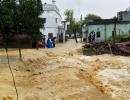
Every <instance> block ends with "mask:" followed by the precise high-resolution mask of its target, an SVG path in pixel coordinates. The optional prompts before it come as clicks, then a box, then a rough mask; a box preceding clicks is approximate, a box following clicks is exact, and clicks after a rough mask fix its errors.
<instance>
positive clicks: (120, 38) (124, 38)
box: [109, 34, 130, 42]
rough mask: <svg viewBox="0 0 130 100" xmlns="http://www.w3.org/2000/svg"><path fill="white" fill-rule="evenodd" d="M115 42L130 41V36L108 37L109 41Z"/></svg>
mask: <svg viewBox="0 0 130 100" xmlns="http://www.w3.org/2000/svg"><path fill="white" fill-rule="evenodd" d="M114 39H115V42H125V41H129V40H130V34H121V35H116V36H115V38H113V37H110V39H109V41H114Z"/></svg>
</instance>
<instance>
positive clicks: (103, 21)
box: [86, 19, 130, 25]
mask: <svg viewBox="0 0 130 100" xmlns="http://www.w3.org/2000/svg"><path fill="white" fill-rule="evenodd" d="M114 23H116V24H127V23H130V21H118V20H117V19H99V20H91V21H88V22H87V23H86V24H87V25H104V24H114Z"/></svg>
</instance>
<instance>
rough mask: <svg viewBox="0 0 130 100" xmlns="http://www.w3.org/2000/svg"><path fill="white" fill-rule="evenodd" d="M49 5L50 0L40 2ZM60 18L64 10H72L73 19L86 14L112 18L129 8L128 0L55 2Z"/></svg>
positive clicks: (60, 0) (63, 0) (66, 0)
mask: <svg viewBox="0 0 130 100" xmlns="http://www.w3.org/2000/svg"><path fill="white" fill-rule="evenodd" d="M42 1H43V3H44V2H46V3H51V1H52V0H42ZM56 5H57V6H58V7H59V9H60V12H61V15H62V17H63V18H64V11H65V9H73V10H74V12H75V17H76V18H80V15H81V14H82V15H83V16H86V15H87V14H88V13H91V14H96V15H98V16H101V17H102V18H105V19H107V18H112V17H114V16H116V15H117V12H119V11H124V10H126V8H128V7H129V6H130V0H56Z"/></svg>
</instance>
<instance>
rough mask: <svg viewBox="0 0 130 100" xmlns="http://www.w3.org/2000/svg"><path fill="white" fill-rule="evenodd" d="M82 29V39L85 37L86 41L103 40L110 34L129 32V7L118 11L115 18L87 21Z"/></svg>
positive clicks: (110, 35)
mask: <svg viewBox="0 0 130 100" xmlns="http://www.w3.org/2000/svg"><path fill="white" fill-rule="evenodd" d="M82 31H83V39H84V40H85V39H87V42H90V41H94V42H104V41H107V40H108V39H109V38H110V37H112V36H116V35H121V34H130V8H128V9H126V11H121V12H118V14H117V19H103V20H92V21H89V22H87V23H86V24H84V26H83V28H82Z"/></svg>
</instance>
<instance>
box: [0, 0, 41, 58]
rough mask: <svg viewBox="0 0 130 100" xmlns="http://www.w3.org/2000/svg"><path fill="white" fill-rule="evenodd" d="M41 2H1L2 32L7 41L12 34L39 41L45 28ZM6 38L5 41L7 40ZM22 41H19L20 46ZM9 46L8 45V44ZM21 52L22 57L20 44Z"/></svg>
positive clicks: (31, 0)
mask: <svg viewBox="0 0 130 100" xmlns="http://www.w3.org/2000/svg"><path fill="white" fill-rule="evenodd" d="M42 13H43V7H42V2H41V0H2V1H0V31H1V32H2V33H3V36H4V37H5V38H6V40H8V39H9V36H10V34H12V33H17V35H18V34H20V33H27V34H28V35H29V36H30V37H31V38H32V40H35V41H37V40H38V39H39V38H40V36H41V33H40V28H42V27H43V26H44V19H43V18H40V17H39V16H40V15H41V14H42ZM5 38H4V40H5ZM19 43H20V39H18V44H19ZM7 44H8V43H7ZM19 52H20V56H21V50H20V44H19Z"/></svg>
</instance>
